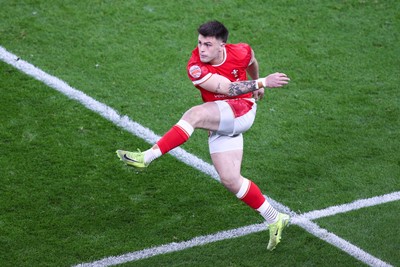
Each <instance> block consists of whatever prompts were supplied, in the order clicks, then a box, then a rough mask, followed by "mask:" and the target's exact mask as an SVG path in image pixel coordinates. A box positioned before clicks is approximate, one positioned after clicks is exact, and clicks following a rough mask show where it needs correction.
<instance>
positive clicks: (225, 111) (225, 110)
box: [208, 99, 257, 154]
mask: <svg viewBox="0 0 400 267" xmlns="http://www.w3.org/2000/svg"><path fill="white" fill-rule="evenodd" d="M251 101H253V102H254V104H253V106H252V108H251V109H250V110H249V111H248V112H247V113H246V114H244V115H242V116H240V117H236V118H235V115H234V113H233V111H232V108H231V107H230V105H229V104H228V103H227V102H226V101H224V100H220V101H215V103H216V104H217V105H218V108H219V113H220V118H221V120H220V123H219V127H218V130H217V131H210V136H209V138H208V146H209V150H210V154H213V153H218V152H225V151H230V150H238V149H243V135H242V133H244V132H246V131H247V130H248V129H250V127H251V126H252V125H253V122H254V119H255V117H256V111H257V104H256V103H255V101H254V100H253V99H251Z"/></svg>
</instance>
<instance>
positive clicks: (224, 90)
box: [200, 72, 290, 96]
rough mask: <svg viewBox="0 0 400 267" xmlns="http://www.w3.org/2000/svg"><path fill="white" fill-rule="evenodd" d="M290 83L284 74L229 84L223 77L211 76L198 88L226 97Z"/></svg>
mask: <svg viewBox="0 0 400 267" xmlns="http://www.w3.org/2000/svg"><path fill="white" fill-rule="evenodd" d="M289 81H290V79H289V77H287V75H286V74H284V73H280V72H276V73H273V74H270V75H268V76H267V77H265V78H259V79H257V80H251V81H240V82H231V81H229V79H227V78H225V77H224V76H221V75H218V74H213V75H211V77H210V78H209V79H208V80H207V81H205V82H203V83H202V84H201V85H200V86H201V87H202V88H204V89H205V90H207V91H210V92H213V93H216V94H223V95H228V96H237V95H242V94H247V93H249V92H253V91H256V90H258V89H260V88H263V87H268V88H277V87H282V86H284V85H286V84H288V82H289Z"/></svg>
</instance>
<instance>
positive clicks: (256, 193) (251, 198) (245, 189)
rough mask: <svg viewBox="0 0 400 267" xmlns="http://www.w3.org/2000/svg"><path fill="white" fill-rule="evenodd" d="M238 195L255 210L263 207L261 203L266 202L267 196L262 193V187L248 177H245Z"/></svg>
mask: <svg viewBox="0 0 400 267" xmlns="http://www.w3.org/2000/svg"><path fill="white" fill-rule="evenodd" d="M236 196H237V197H238V198H240V199H241V200H242V201H243V202H244V203H246V204H247V205H249V206H250V207H252V208H253V209H255V210H256V209H258V208H259V207H261V205H262V204H263V203H264V202H265V197H264V195H263V194H262V193H261V190H260V188H258V186H257V185H256V184H255V183H253V182H252V181H250V180H247V179H244V181H243V184H242V187H241V188H240V190H239V192H238V193H237V194H236Z"/></svg>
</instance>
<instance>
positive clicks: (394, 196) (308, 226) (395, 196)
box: [75, 191, 400, 267]
mask: <svg viewBox="0 0 400 267" xmlns="http://www.w3.org/2000/svg"><path fill="white" fill-rule="evenodd" d="M399 198H400V191H399V192H394V193H391V194H387V195H384V196H381V197H373V198H368V199H363V200H360V201H361V202H364V203H369V205H364V206H362V205H357V206H355V205H354V204H353V203H349V204H343V205H340V206H341V207H342V208H344V209H345V210H347V211H350V210H357V209H361V208H364V207H367V206H368V207H369V206H373V205H379V204H384V203H387V202H391V201H396V200H399ZM350 207H351V209H350ZM336 211H337V212H336V213H334V212H330V213H329V215H328V214H327V213H326V212H324V210H320V211H315V214H318V215H317V216H314V218H313V219H319V218H322V217H327V216H333V215H336V214H339V213H342V211H341V210H336ZM304 215H305V214H303V215H295V216H293V218H292V219H291V224H295V225H298V226H300V227H302V228H303V229H305V230H307V231H308V232H309V233H311V234H313V235H315V236H316V237H318V238H320V239H322V240H324V241H326V242H328V243H329V244H331V245H333V246H335V247H337V248H339V249H341V250H343V251H345V252H347V253H348V254H350V255H351V256H353V257H354V258H356V259H358V260H360V261H362V262H364V263H366V264H368V265H369V266H374V267H378V266H381V267H390V266H391V265H390V264H388V263H386V262H383V261H382V260H380V259H378V258H376V257H374V256H372V255H370V254H368V253H367V252H365V251H363V250H362V249H360V248H358V247H357V246H354V245H353V244H351V243H349V242H348V241H346V240H344V239H342V238H340V237H338V236H337V235H335V234H333V233H330V232H328V231H327V230H325V229H322V228H321V227H319V226H318V225H317V224H316V223H314V222H311V221H310V220H308V219H307V216H304ZM318 216H320V217H318ZM266 229H267V226H266V224H264V223H261V224H253V225H249V226H245V227H240V228H237V229H232V230H227V231H222V232H218V233H215V234H211V235H206V236H200V237H196V238H193V239H191V240H188V241H184V242H179V243H169V244H165V245H161V246H157V247H152V248H147V249H143V250H139V251H135V252H131V253H127V254H123V255H119V256H111V257H107V258H104V259H101V260H98V261H94V262H89V263H81V264H79V265H76V266H75V267H100V266H113V265H117V264H122V263H126V262H133V261H137V260H142V259H147V258H151V257H154V256H157V255H162V254H166V253H171V252H176V251H181V250H184V249H188V248H192V247H196V246H203V245H206V244H209V243H213V242H217V241H222V240H225V239H232V238H237V237H241V236H245V235H248V234H252V233H257V232H261V231H265V230H266Z"/></svg>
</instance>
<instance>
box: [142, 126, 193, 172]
mask: <svg viewBox="0 0 400 267" xmlns="http://www.w3.org/2000/svg"><path fill="white" fill-rule="evenodd" d="M193 131H194V128H193V126H192V125H190V124H189V123H188V122H186V121H184V120H180V121H178V123H177V124H175V125H174V126H172V128H171V129H170V130H169V131H168V132H167V133H165V134H164V135H163V137H161V139H160V140H158V142H157V146H158V148H159V149H153V148H150V149H148V150H146V151H145V152H144V162H145V163H146V164H149V163H150V162H152V161H153V160H155V159H156V158H158V157H160V156H161V155H163V154H165V153H168V152H169V151H170V150H172V149H174V148H176V147H178V146H180V145H182V144H183V143H185V142H186V141H187V140H188V139H189V137H190V136H191V135H192V133H193Z"/></svg>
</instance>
